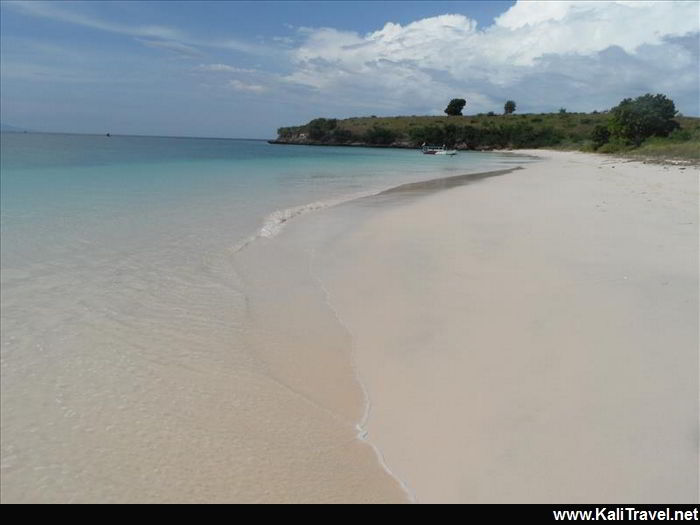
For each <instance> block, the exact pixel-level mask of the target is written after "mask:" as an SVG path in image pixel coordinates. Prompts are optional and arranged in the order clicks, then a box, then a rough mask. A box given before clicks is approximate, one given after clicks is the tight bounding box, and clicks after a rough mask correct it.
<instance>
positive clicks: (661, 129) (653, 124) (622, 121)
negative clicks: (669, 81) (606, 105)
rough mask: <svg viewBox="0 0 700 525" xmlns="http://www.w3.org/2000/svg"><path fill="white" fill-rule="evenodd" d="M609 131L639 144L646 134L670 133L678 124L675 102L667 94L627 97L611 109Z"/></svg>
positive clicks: (663, 135) (661, 134) (660, 135)
mask: <svg viewBox="0 0 700 525" xmlns="http://www.w3.org/2000/svg"><path fill="white" fill-rule="evenodd" d="M610 113H611V118H610V123H609V128H610V133H611V135H613V136H615V137H620V138H622V139H625V140H628V141H630V142H633V143H634V144H635V145H636V146H639V145H640V144H641V143H642V142H643V141H644V139H646V138H647V137H652V136H657V137H667V136H668V135H669V134H670V133H671V132H672V131H673V130H674V129H676V128H677V127H679V124H678V122H676V121H675V120H673V118H674V117H675V116H676V106H675V105H674V103H673V101H672V100H671V99H669V98H666V96H665V95H661V94H657V95H652V94H650V93H647V94H646V95H642V96H641V97H637V98H635V99H634V100H632V99H631V98H626V99H624V100H623V101H622V102H620V103H619V104H618V105H617V106H615V107H614V108H612V109H611V110H610Z"/></svg>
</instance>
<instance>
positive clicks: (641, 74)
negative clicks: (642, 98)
mask: <svg viewBox="0 0 700 525" xmlns="http://www.w3.org/2000/svg"><path fill="white" fill-rule="evenodd" d="M699 10H700V7H699V4H697V3H696V2H668V1H662V2H648V1H644V2H626V1H619V2H588V1H584V2H532V1H527V2H523V1H519V2H518V3H516V4H515V5H514V6H513V7H511V8H510V9H509V10H508V11H507V12H505V13H504V14H503V15H501V16H500V17H498V18H497V19H496V21H495V23H494V24H493V25H491V26H489V27H487V28H485V29H480V28H478V27H477V23H476V22H475V21H474V20H471V19H469V18H468V17H466V16H463V15H457V14H446V15H441V16H436V17H431V18H425V19H422V20H417V21H415V22H412V23H410V24H407V25H400V24H396V23H392V22H389V23H387V24H386V25H385V26H384V27H383V28H381V29H379V30H377V31H374V32H371V33H368V34H365V35H360V34H358V33H354V32H348V31H340V30H337V29H333V28H317V29H309V28H303V29H301V30H299V31H300V35H301V36H303V41H302V43H301V44H300V45H299V46H298V47H297V48H295V49H294V50H293V52H292V54H291V60H292V63H293V65H294V69H293V71H292V72H291V73H290V74H288V75H287V76H286V77H285V80H286V81H287V82H290V83H294V84H298V85H302V86H306V87H307V88H309V89H311V90H312V91H317V92H318V93H319V94H321V95H322V96H323V97H326V96H329V95H330V96H334V97H338V98H339V99H343V100H353V99H358V98H360V99H362V98H364V99H367V98H368V97H371V99H372V100H373V101H374V102H375V104H376V106H377V107H387V108H391V107H396V108H405V109H406V110H409V111H410V110H411V109H414V110H416V111H421V110H422V111H425V110H427V111H434V112H438V111H441V110H442V109H443V107H444V102H445V100H449V99H450V98H452V97H453V96H458V95H459V96H464V95H467V99H468V101H469V106H468V107H469V108H470V110H471V111H474V110H477V111H479V110H488V109H498V107H499V105H502V104H503V100H505V99H506V98H515V99H516V100H517V101H518V106H519V108H522V109H523V110H530V111H538V110H550V109H552V108H558V107H560V106H561V105H565V104H566V105H567V107H568V108H569V109H570V110H577V109H578V110H591V109H596V108H598V109H602V108H605V107H609V106H611V105H613V104H615V103H617V102H619V100H620V98H622V97H624V96H636V95H638V94H643V93H645V92H648V91H650V92H664V93H666V94H668V95H669V96H671V97H672V98H676V99H677V100H676V102H677V105H679V107H682V108H683V110H684V111H686V112H688V113H695V114H697V112H698V102H697V92H698V74H699V73H698V56H697V55H698V54H697V45H695V44H694V43H697V39H698V31H700V27H699V25H700V22H699V20H698V15H699Z"/></svg>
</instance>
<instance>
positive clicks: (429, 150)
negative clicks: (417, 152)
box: [421, 143, 457, 155]
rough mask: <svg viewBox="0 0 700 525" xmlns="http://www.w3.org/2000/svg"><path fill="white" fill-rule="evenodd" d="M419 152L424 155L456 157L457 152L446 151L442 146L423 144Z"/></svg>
mask: <svg viewBox="0 0 700 525" xmlns="http://www.w3.org/2000/svg"><path fill="white" fill-rule="evenodd" d="M421 151H422V152H423V153H424V154H425V155H457V150H455V149H447V148H446V147H445V145H444V144H443V145H442V146H433V145H430V144H425V143H423V146H422V147H421Z"/></svg>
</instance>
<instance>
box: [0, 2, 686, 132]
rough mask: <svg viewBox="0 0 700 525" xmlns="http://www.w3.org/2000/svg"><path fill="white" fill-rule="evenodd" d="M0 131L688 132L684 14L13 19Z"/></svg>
mask: <svg viewBox="0 0 700 525" xmlns="http://www.w3.org/2000/svg"><path fill="white" fill-rule="evenodd" d="M0 10H1V12H0V15H1V16H0V39H1V41H0V53H1V55H0V59H1V60H0V66H1V69H0V118H1V120H2V122H3V123H6V124H12V125H15V126H22V127H27V128H31V129H36V130H46V131H72V132H81V133H103V132H107V131H109V132H112V133H134V134H161V135H188V136H224V137H254V138H269V137H273V136H275V130H276V129H277V127H280V126H285V125H292V124H298V123H302V122H306V121H308V120H310V119H311V118H314V117H318V116H326V117H330V116H333V117H349V116H361V115H370V114H375V115H392V114H439V113H440V112H441V111H442V110H443V109H444V107H445V105H446V103H447V101H449V99H450V98H453V97H458V96H459V97H463V98H466V99H467V101H468V103H467V108H466V112H467V113H477V112H482V111H502V108H503V103H504V102H505V100H506V99H514V100H515V101H516V102H517V104H518V111H520V112H534V111H555V110H557V109H558V108H560V107H562V106H563V107H566V108H567V109H569V110H570V111H591V110H594V109H599V110H600V109H606V108H609V107H611V106H613V105H615V104H616V103H617V102H619V101H620V100H621V99H622V98H624V97H628V96H638V95H641V94H644V93H646V92H654V93H656V92H661V93H665V94H667V95H668V96H670V97H671V98H672V99H673V100H674V101H675V102H676V106H677V108H678V109H679V110H680V111H682V112H683V113H684V114H688V115H698V111H699V109H698V104H699V103H698V97H699V96H700V95H699V93H698V82H699V80H698V79H699V78H700V71H699V69H698V68H699V66H698V34H699V31H700V27H699V25H700V22H699V19H700V4H699V3H698V2H694V1H692V2H666V1H664V2H659V3H655V2H590V1H586V2H554V1H548V2H532V1H528V2H517V3H516V2H456V1H453V2H398V1H396V2H378V1H376V2H284V1H283V2H224V1H216V2H165V1H160V2H138V1H128V2H40V1H31V2H12V1H3V2H2V3H1V4H0Z"/></svg>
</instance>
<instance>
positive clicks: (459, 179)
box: [233, 166, 522, 253]
mask: <svg viewBox="0 0 700 525" xmlns="http://www.w3.org/2000/svg"><path fill="white" fill-rule="evenodd" d="M518 169H522V167H520V166H517V167H515V168H507V169H501V170H493V171H483V172H476V173H466V174H464V175H454V176H451V177H440V178H435V179H427V180H424V181H419V182H410V183H407V184H400V185H398V186H391V187H389V188H386V189H384V190H373V191H364V192H358V193H354V194H351V195H345V196H342V197H337V198H335V199H328V200H325V201H315V202H312V203H309V204H302V205H300V206H293V207H291V208H285V209H283V210H276V211H274V212H272V213H271V214H270V215H268V216H267V217H266V218H265V220H264V221H263V225H262V226H261V227H260V229H259V230H258V231H257V232H256V233H255V234H254V235H251V236H250V237H248V238H246V239H244V240H243V241H241V242H239V243H238V244H236V245H235V246H234V247H233V252H234V253H237V252H239V251H241V250H242V249H243V248H245V247H246V246H248V245H249V244H250V243H252V242H254V241H256V240H258V239H261V238H266V239H271V238H273V237H275V236H276V235H278V234H279V233H280V232H281V231H282V229H283V228H284V226H285V225H286V224H287V222H289V221H290V220H292V219H294V218H295V217H299V216H301V215H305V214H307V213H310V212H313V211H317V210H322V209H324V208H330V207H333V206H337V205H339V204H343V203H345V202H350V201H353V200H356V199H361V198H365V197H372V196H378V195H387V194H392V193H400V192H406V191H416V190H418V191H434V190H439V189H448V188H452V187H454V186H461V185H463V184H467V183H469V182H475V181H477V180H480V179H484V178H487V177H493V176H497V175H504V174H506V173H510V172H512V171H515V170H518Z"/></svg>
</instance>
